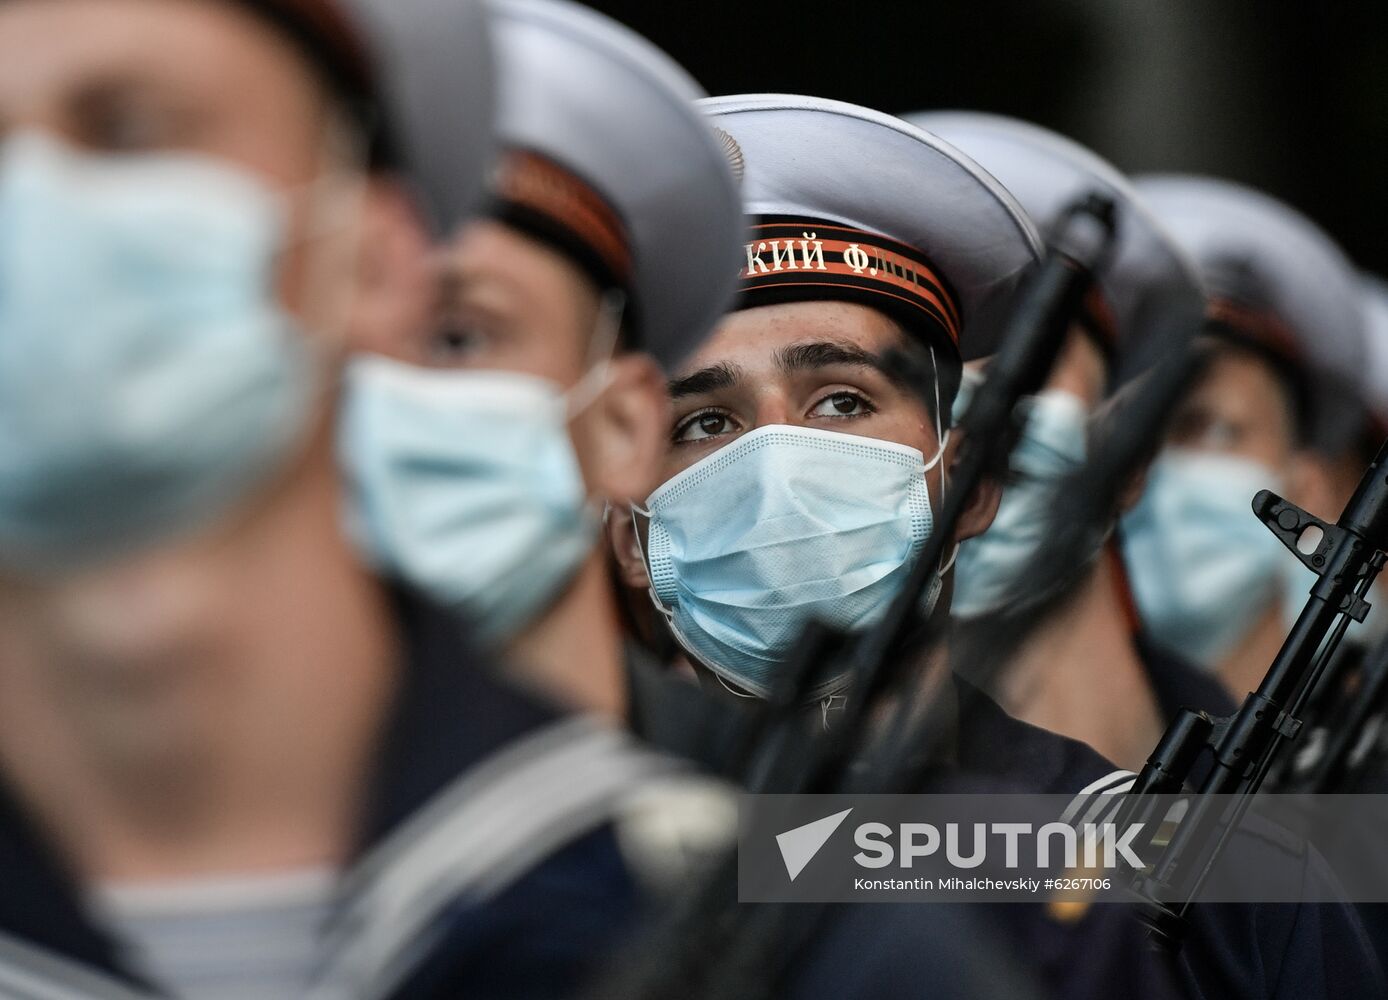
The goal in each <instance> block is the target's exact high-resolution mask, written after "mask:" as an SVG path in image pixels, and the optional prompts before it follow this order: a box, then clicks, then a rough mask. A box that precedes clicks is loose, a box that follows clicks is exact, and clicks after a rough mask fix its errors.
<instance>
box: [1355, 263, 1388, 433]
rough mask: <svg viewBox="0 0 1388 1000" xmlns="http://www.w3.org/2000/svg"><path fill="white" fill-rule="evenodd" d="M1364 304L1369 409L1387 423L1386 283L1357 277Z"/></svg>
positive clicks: (1387, 297) (1387, 332)
mask: <svg viewBox="0 0 1388 1000" xmlns="http://www.w3.org/2000/svg"><path fill="white" fill-rule="evenodd" d="M1359 289H1360V293H1361V294H1362V295H1363V301H1364V333H1365V347H1366V350H1367V352H1368V360H1369V363H1368V364H1367V365H1365V366H1364V372H1365V378H1366V380H1367V390H1368V394H1369V405H1370V407H1372V408H1373V411H1374V412H1375V413H1376V414H1377V415H1378V417H1379V419H1380V420H1382V421H1388V282H1384V280H1383V279H1382V278H1380V277H1378V276H1377V275H1373V274H1362V275H1360V284H1359Z"/></svg>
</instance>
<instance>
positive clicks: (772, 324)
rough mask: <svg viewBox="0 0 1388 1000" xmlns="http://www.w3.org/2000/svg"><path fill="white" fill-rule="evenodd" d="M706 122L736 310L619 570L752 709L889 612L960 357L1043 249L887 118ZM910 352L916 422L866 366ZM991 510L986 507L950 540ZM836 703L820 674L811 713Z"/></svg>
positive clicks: (923, 506) (746, 117)
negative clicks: (800, 638)
mask: <svg viewBox="0 0 1388 1000" xmlns="http://www.w3.org/2000/svg"><path fill="white" fill-rule="evenodd" d="M704 109H705V111H706V112H707V113H708V114H709V115H710V117H711V118H712V120H713V122H714V124H715V125H716V126H717V127H718V128H719V129H720V130H721V131H723V132H724V133H725V135H726V137H727V138H726V140H725V141H726V144H727V148H728V152H729V155H730V156H731V157H732V158H733V160H734V162H736V163H737V164H738V165H739V167H740V169H741V170H742V171H743V181H742V194H743V203H744V208H745V211H746V214H747V216H748V224H749V227H750V232H749V234H748V236H747V241H746V243H745V245H744V246H743V247H742V248H741V250H740V252H739V254H738V257H737V264H738V265H739V266H740V267H739V271H738V278H739V288H738V296H737V300H736V302H735V305H734V311H733V312H732V313H731V314H730V315H729V316H728V317H727V318H726V319H725V320H724V322H723V324H722V325H721V326H720V327H719V329H718V331H717V332H716V333H715V335H714V336H713V338H712V339H711V340H710V341H709V342H708V343H706V344H705V345H703V346H702V347H701V348H700V350H699V351H698V352H697V353H696V354H695V355H694V356H693V358H691V359H690V360H689V361H687V362H686V363H685V364H684V365H682V366H680V367H679V368H678V369H677V370H676V372H675V376H674V378H673V379H672V381H671V391H672V395H673V400H674V406H675V412H674V419H673V421H672V423H671V431H670V438H669V449H668V453H667V456H666V458H665V466H664V480H665V482H664V485H663V486H661V488H660V489H659V490H657V491H655V492H654V493H652V494H651V495H650V496H649V497H648V498H646V499H645V502H644V503H643V504H642V505H641V506H640V513H639V514H638V517H637V521H638V522H639V524H638V527H639V530H640V535H641V541H642V542H643V543H644V558H643V557H642V548H641V546H637V545H636V544H634V542H632V541H631V540H630V539H628V540H626V541H623V540H621V539H619V540H618V542H617V545H616V549H617V551H618V557H619V559H620V560H621V562H622V565H623V573H624V579H625V582H626V583H627V585H628V586H630V587H632V588H635V589H640V590H641V591H644V590H646V589H647V588H648V587H649V588H650V590H651V594H652V596H653V598H654V600H655V601H656V602H657V603H658V605H659V607H660V609H661V611H662V614H663V615H664V616H665V617H666V619H667V620H668V623H669V629H670V631H671V632H672V633H673V635H674V636H675V637H676V638H677V639H678V640H679V643H680V645H681V646H682V647H683V648H684V650H685V651H686V653H687V654H688V656H689V657H690V658H691V660H692V661H693V662H694V663H695V664H696V665H697V667H698V668H699V669H701V670H706V671H708V672H709V675H710V676H711V677H713V678H717V679H718V680H720V681H721V682H722V683H723V684H724V685H726V686H727V687H729V688H731V689H733V690H734V691H737V692H739V693H742V694H745V695H763V696H764V695H766V694H767V693H768V692H769V690H770V688H771V683H772V678H773V672H774V671H775V670H776V669H777V666H778V664H779V662H780V660H781V658H782V657H784V656H785V654H786V653H787V651H788V649H789V647H790V644H791V643H792V642H793V641H794V639H795V637H796V635H797V634H798V633H799V631H800V629H801V628H802V627H803V626H804V625H805V624H806V623H807V622H808V621H810V620H811V619H812V618H814V617H816V616H818V617H821V618H823V619H824V620H826V621H829V622H831V623H833V624H836V625H839V626H842V627H845V628H848V629H861V628H865V627H868V626H870V625H871V624H872V623H873V622H874V621H876V620H877V618H878V617H879V616H880V615H881V613H882V612H883V611H884V609H885V607H886V605H887V603H888V602H890V600H891V598H892V596H893V595H894V594H895V592H896V588H897V587H898V586H899V585H900V583H901V581H902V580H903V578H904V576H905V574H906V572H907V571H908V569H909V566H910V563H911V559H912V556H913V555H914V554H915V553H916V552H917V551H919V549H920V548H921V546H922V545H923V544H924V541H925V538H926V537H927V536H928V534H929V532H930V531H931V526H932V510H933V509H938V506H939V503H940V497H941V490H942V489H943V488H944V486H945V481H946V469H947V468H948V465H949V454H950V453H949V452H948V450H947V449H948V448H949V446H950V442H949V439H948V435H947V433H946V429H947V426H948V414H949V405H950V403H951V402H952V400H953V397H954V393H955V391H956V389H957V386H958V382H959V372H960V365H961V351H965V350H969V349H970V346H969V345H974V346H973V348H972V349H973V350H975V351H977V352H979V353H987V352H989V351H990V350H991V343H992V341H993V339H995V338H996V335H997V333H998V329H999V326H1000V324H1001V321H1002V320H1003V318H1004V317H1005V316H1006V314H1007V310H1008V307H1009V305H1010V303H1011V299H1012V293H1013V292H1014V290H1015V288H1016V286H1017V283H1018V282H1019V281H1020V280H1021V279H1022V277H1023V276H1024V275H1025V274H1026V273H1027V271H1028V269H1029V268H1030V267H1031V266H1032V265H1033V263H1034V262H1035V261H1036V259H1037V254H1038V242H1037V237H1036V234H1035V232H1034V230H1033V229H1032V227H1031V225H1030V223H1029V222H1028V220H1027V219H1026V217H1025V215H1024V214H1023V213H1022V211H1021V209H1020V208H1019V207H1018V206H1017V204H1016V203H1015V202H1014V201H1013V200H1012V198H1011V197H1010V196H1009V195H1008V194H1007V193H1006V192H1005V191H1004V190H1003V189H1002V187H1001V186H1000V185H999V184H998V183H997V182H996V181H995V180H994V179H993V178H992V177H990V176H989V175H988V174H986V173H984V172H983V171H982V170H980V169H978V168H977V167H976V166H975V165H974V164H973V163H972V162H970V161H969V160H967V159H966V158H964V157H962V156H960V155H959V154H958V153H956V152H955V151H954V150H953V149H951V148H950V147H948V146H946V145H945V144H944V143H941V142H939V141H938V140H935V139H933V138H932V137H930V136H928V135H926V134H924V133H922V132H920V131H919V130H917V129H914V128H912V127H910V126H908V125H906V124H904V123H902V122H900V121H898V120H896V119H893V118H890V117H888V116H886V115H881V114H878V113H876V112H872V111H869V110H867V109H864V108H859V107H855V106H852V105H847V104H840V103H837V102H833V101H824V100H818V99H814V98H806V97H782V96H777V95H769V96H757V97H731V98H715V99H711V100H709V101H706V102H704ZM908 342H909V343H911V344H914V345H918V346H919V348H920V349H921V353H922V354H924V355H925V356H926V357H927V358H929V357H933V359H934V366H933V371H932V372H931V377H932V379H934V381H935V386H936V389H937V395H936V397H935V398H932V399H931V400H929V401H928V402H924V401H922V400H920V399H919V398H918V396H917V395H916V394H915V392H914V391H913V390H912V389H911V388H910V387H909V386H906V385H902V384H900V383H899V382H898V381H896V380H895V379H893V378H892V377H890V376H889V375H887V374H886V373H885V372H884V371H883V369H882V368H881V367H880V366H879V365H877V364H876V363H875V359H877V358H878V356H879V355H881V353H882V352H883V351H885V350H887V349H888V348H891V347H895V346H902V345H905V344H906V343H908ZM996 501H997V490H996V486H995V485H994V486H991V487H989V488H985V489H984V490H982V491H980V493H979V495H978V499H977V501H976V503H975V504H974V506H973V508H972V509H971V510H970V511H969V512H968V513H967V514H966V515H965V517H964V518H963V522H962V524H961V528H960V531H961V537H964V536H967V535H971V534H975V533H977V532H980V531H982V530H983V528H985V527H986V526H987V523H988V520H989V519H990V518H991V517H992V512H993V508H994V505H995V504H996ZM648 573H649V576H648ZM948 576H949V566H948V565H944V566H941V567H940V568H939V576H938V578H937V581H936V584H935V585H934V587H933V588H932V592H931V601H932V603H933V605H934V606H935V607H936V608H944V607H946V606H947V605H948V600H949V598H948V585H947V580H948ZM845 683H846V677H845V676H844V675H843V673H842V672H832V671H831V672H830V673H828V674H826V675H825V676H823V677H820V678H818V681H817V684H816V688H817V694H818V696H819V698H821V699H831V698H832V697H834V696H835V695H837V694H839V693H841V692H842V689H843V685H844V684H845Z"/></svg>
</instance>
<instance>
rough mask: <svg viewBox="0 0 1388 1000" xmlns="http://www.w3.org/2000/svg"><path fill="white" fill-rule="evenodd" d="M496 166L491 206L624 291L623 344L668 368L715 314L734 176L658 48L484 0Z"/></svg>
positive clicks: (531, 3) (518, 2) (724, 280)
mask: <svg viewBox="0 0 1388 1000" xmlns="http://www.w3.org/2000/svg"><path fill="white" fill-rule="evenodd" d="M488 12H489V14H490V16H491V20H492V25H493V31H494V35H493V38H494V43H495V50H496V55H497V66H498V78H497V88H498V112H497V131H498V139H499V141H500V143H501V145H502V155H501V162H500V165H499V167H498V169H497V171H496V175H495V177H494V179H493V184H492V186H493V190H492V195H493V199H494V209H493V211H494V214H495V215H496V216H497V217H498V218H499V219H501V221H503V222H505V223H507V224H509V225H511V226H513V227H515V228H517V229H519V230H521V231H523V232H525V233H527V234H528V235H530V236H532V237H535V238H538V239H541V240H544V241H546V242H548V243H550V244H552V245H555V246H557V247H558V248H559V249H560V250H561V251H563V252H565V253H567V254H568V255H569V256H570V257H571V258H573V259H574V260H575V261H576V262H577V263H578V264H579V265H580V266H581V267H583V268H584V269H585V270H586V271H587V272H588V273H589V274H590V275H591V276H592V278H593V279H594V281H595V282H597V284H598V285H599V287H601V288H615V289H619V290H622V291H624V292H626V294H627V298H628V302H627V314H626V329H627V332H628V335H629V338H630V341H631V346H632V347H635V348H638V349H640V350H644V351H648V352H649V353H650V354H652V355H653V356H654V357H655V358H656V360H657V361H659V362H660V363H661V364H662V365H664V366H665V367H666V368H667V369H669V368H672V367H674V366H675V365H677V364H678V363H679V362H680V361H681V360H682V359H683V358H684V357H685V356H686V355H687V354H689V353H690V352H691V351H693V350H694V349H695V348H696V347H697V346H698V345H699V343H700V341H702V340H703V339H704V337H706V336H707V335H708V333H709V332H710V330H711V329H712V328H713V326H714V324H715V323H716V322H717V321H718V319H719V317H720V316H722V315H723V314H724V312H725V311H726V310H727V307H728V304H729V302H730V300H731V297H732V293H733V287H734V281H735V277H736V273H737V266H736V259H737V258H736V255H737V253H738V251H739V248H740V245H741V242H742V214H741V207H740V202H739V200H738V193H737V181H736V179H735V178H734V176H733V171H732V168H731V166H730V165H729V163H728V160H727V158H726V156H725V155H724V153H723V146H722V145H721V143H720V142H719V139H718V137H717V135H716V134H715V132H714V130H713V128H712V126H711V125H710V124H709V122H708V121H707V120H706V119H705V118H704V117H703V116H702V115H701V114H699V112H698V111H697V110H696V109H695V107H694V103H693V102H694V101H695V100H696V99H698V98H700V97H702V96H703V91H702V90H701V89H700V88H699V86H698V84H696V83H695V82H694V81H693V80H692V79H691V78H690V77H689V76H688V75H687V74H686V73H685V72H684V71H683V70H682V69H680V67H679V66H678V65H676V64H675V63H674V62H673V61H672V60H671V59H670V58H669V57H668V56H666V55H665V54H664V53H663V52H661V51H660V50H659V49H657V48H656V47H655V46H653V45H651V44H650V43H649V42H647V41H646V40H645V39H643V38H641V37H640V36H639V35H636V34H634V33H633V32H631V31H629V30H628V29H626V28H624V27H623V26H621V25H619V24H617V23H616V22H615V21H612V20H610V19H609V18H606V17H604V16H602V15H600V14H597V13H595V12H593V11H591V10H588V9H587V8H585V7H580V6H578V5H576V4H570V3H563V2H557V0H491V2H490V3H489V4H488Z"/></svg>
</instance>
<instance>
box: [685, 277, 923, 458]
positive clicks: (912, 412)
mask: <svg viewBox="0 0 1388 1000" xmlns="http://www.w3.org/2000/svg"><path fill="white" fill-rule="evenodd" d="M902 337H903V334H902V331H901V328H900V327H899V326H897V324H896V323H894V322H893V321H892V320H890V319H888V318H887V317H886V316H885V315H884V314H882V313H880V312H878V311H877V310H875V309H870V308H868V307H866V306H861V305H855V304H850V303H843V302H795V303H786V304H782V305H774V306H762V307H760V308H757V309H747V310H743V311H740V312H735V313H732V314H730V315H729V316H728V317H727V318H726V319H725V320H724V321H723V323H722V324H721V325H720V326H719V327H718V329H717V330H716V331H715V333H714V335H713V336H712V337H711V338H710V339H709V340H708V341H707V342H706V343H705V344H704V346H703V347H702V349H700V351H699V352H698V353H697V354H695V355H694V356H693V357H692V358H690V359H689V360H688V361H687V362H686V363H685V364H684V365H683V366H682V367H681V368H680V369H679V371H678V372H677V373H676V374H675V375H674V377H673V378H672V379H671V382H670V394H671V397H672V400H673V404H674V411H673V419H672V421H671V425H670V448H669V451H668V453H667V457H666V462H665V470H664V471H665V478H667V479H668V478H669V477H671V476H674V475H676V474H677V473H679V472H680V471H682V470H684V469H686V468H688V467H689V466H691V465H693V464H694V463H695V462H698V461H699V460H700V459H702V458H704V457H706V456H707V455H709V454H711V453H713V452H714V451H717V450H718V449H719V448H722V447H724V446H725V445H727V444H729V443H730V442H732V441H735V440H737V438H738V437H739V436H741V435H742V434H745V433H747V432H748V431H751V430H755V429H756V428H758V427H765V426H767V425H770V424H790V425H794V426H800V427H815V428H819V429H822V430H830V431H838V432H841V433H845V434H861V435H863V436H865V437H873V438H878V439H880V440H884V441H892V442H895V443H897V444H904V445H909V446H910V447H912V448H915V449H917V450H918V451H920V452H921V453H922V454H923V455H924V456H925V457H926V459H927V460H929V459H930V458H932V457H933V456H934V455H935V453H936V452H937V451H938V450H939V446H940V441H939V437H938V435H937V432H936V425H935V418H934V416H933V415H932V414H931V412H930V410H929V408H928V407H927V406H926V405H925V403H924V402H922V401H921V400H920V399H919V398H918V397H917V396H916V395H915V394H914V392H913V390H912V389H911V388H910V387H909V386H907V385H904V384H902V383H901V382H898V381H895V380H893V379H892V378H891V377H889V376H888V375H887V374H886V373H885V372H884V371H883V370H882V369H881V368H880V367H879V365H878V363H877V359H878V358H880V357H881V355H882V354H883V353H884V352H886V351H887V350H889V349H891V348H894V347H899V346H900V345H901V343H902ZM932 478H937V477H932Z"/></svg>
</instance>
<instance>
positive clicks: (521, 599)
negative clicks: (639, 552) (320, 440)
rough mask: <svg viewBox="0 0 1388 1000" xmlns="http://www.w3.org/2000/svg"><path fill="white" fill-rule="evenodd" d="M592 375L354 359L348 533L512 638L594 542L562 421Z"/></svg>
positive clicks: (409, 577) (385, 562)
mask: <svg viewBox="0 0 1388 1000" xmlns="http://www.w3.org/2000/svg"><path fill="white" fill-rule="evenodd" d="M590 385H591V382H590V380H585V381H584V382H581V383H580V387H579V389H576V390H575V391H573V392H570V393H569V394H567V395H566V394H565V393H564V391H563V389H562V388H561V387H560V386H559V385H558V384H557V383H554V382H550V381H548V380H546V379H542V378H537V377H535V376H531V375H522V374H517V373H512V372H502V371H466V370H436V369H427V368H420V367H417V366H414V365H406V364H400V363H399V362H395V361H390V360H388V359H386V358H379V357H370V356H366V357H361V358H359V359H356V360H354V361H353V362H352V363H351V364H350V366H349V369H348V376H347V393H346V398H345V400H344V404H343V416H342V422H341V428H340V452H341V458H342V463H343V466H344V468H345V469H346V471H347V476H348V479H349V482H350V490H351V493H350V495H351V504H350V509H351V512H352V522H351V533H352V534H353V535H354V536H355V537H356V538H357V539H358V540H359V541H360V543H361V545H362V547H363V549H364V550H365V552H366V554H367V555H368V557H369V558H370V559H371V561H372V562H373V563H374V564H375V565H376V566H378V567H379V568H380V569H381V570H383V571H384V572H386V573H388V574H390V575H392V576H396V577H398V578H401V579H403V580H405V581H407V582H409V583H411V584H413V585H415V586H417V587H419V588H421V589H422V590H424V591H425V592H426V593H428V594H430V595H431V596H433V597H434V598H435V599H436V600H438V601H440V602H442V603H444V604H447V605H450V606H458V607H460V608H461V609H462V610H464V611H465V612H466V613H468V614H469V615H470V616H471V618H472V619H473V621H474V623H475V624H476V626H477V628H478V630H479V633H480V635H481V636H482V638H483V639H484V640H485V641H489V642H493V643H502V642H505V641H506V640H507V639H509V638H511V637H513V636H514V635H515V634H517V633H518V632H519V631H520V629H521V628H522V627H523V626H524V625H526V624H527V623H529V622H530V621H532V620H533V619H534V618H535V617H536V616H537V615H538V614H539V613H540V612H541V611H542V610H543V609H544V608H545V607H547V606H548V605H549V604H550V603H552V602H553V601H554V599H555V598H556V597H557V596H558V594H559V593H560V591H561V590H562V589H563V587H564V586H565V585H566V584H567V583H569V582H570V581H571V580H572V579H573V577H574V575H575V573H576V572H577V571H578V569H579V567H580V566H582V564H583V562H584V560H585V559H587V558H588V556H589V555H590V554H591V553H592V551H593V549H594V547H595V545H596V544H597V538H598V528H599V525H600V519H599V518H598V516H597V515H596V514H595V513H594V511H593V510H592V505H591V504H590V503H589V501H588V495H587V490H586V488H585V486H584V482H583V474H582V472H581V470H580V468H579V464H578V458H577V456H576V455H575V453H574V449H573V444H572V442H571V440H570V437H569V431H568V424H569V421H570V419H571V418H572V416H573V415H574V413H575V412H576V411H577V410H578V409H580V408H581V407H582V405H584V403H585V402H586V400H584V401H579V402H577V403H576V402H575V399H576V397H577V396H578V395H579V393H583V394H585V395H591V393H589V392H588V388H589V386H590Z"/></svg>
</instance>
